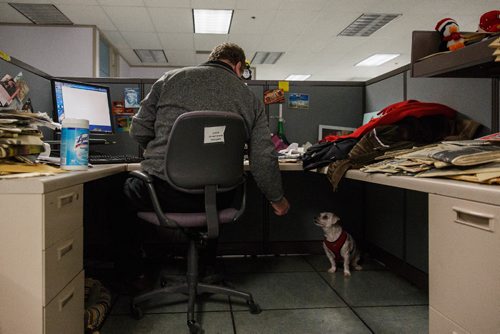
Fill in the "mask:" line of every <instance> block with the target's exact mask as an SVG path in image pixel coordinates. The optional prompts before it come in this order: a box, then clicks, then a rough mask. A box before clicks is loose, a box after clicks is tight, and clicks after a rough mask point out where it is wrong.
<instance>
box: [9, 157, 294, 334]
mask: <svg viewBox="0 0 500 334" xmlns="http://www.w3.org/2000/svg"><path fill="white" fill-rule="evenodd" d="M139 167H140V164H130V165H126V164H116V165H97V166H94V167H93V168H89V170H88V171H73V172H68V173H63V174H58V175H55V176H47V177H37V178H27V179H11V180H0V212H1V215H2V218H1V219H0V268H1V269H0V296H1V297H0V334H10V333H16V334H38V333H46V334H62V333H68V334H69V333H71V334H73V333H83V331H84V329H83V313H84V309H83V307H84V301H83V300H84V268H83V200H84V198H83V184H84V183H86V182H90V181H94V180H98V179H102V178H106V177H109V176H112V175H115V174H118V173H122V172H126V171H130V170H136V169H139ZM280 167H281V168H282V169H283V170H297V171H298V170H302V167H301V164H297V163H296V164H289V163H286V164H280Z"/></svg>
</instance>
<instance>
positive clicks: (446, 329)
mask: <svg viewBox="0 0 500 334" xmlns="http://www.w3.org/2000/svg"><path fill="white" fill-rule="evenodd" d="M429 334H469V332H467V331H466V330H465V329H463V328H461V327H460V326H458V325H457V324H456V323H454V322H453V321H451V320H450V319H448V318H446V317H445V316H444V315H442V314H441V313H439V312H438V311H436V310H435V309H433V308H432V307H429Z"/></svg>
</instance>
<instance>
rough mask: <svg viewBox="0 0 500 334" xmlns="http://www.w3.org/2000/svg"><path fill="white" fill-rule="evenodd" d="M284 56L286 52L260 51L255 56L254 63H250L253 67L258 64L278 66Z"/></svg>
mask: <svg viewBox="0 0 500 334" xmlns="http://www.w3.org/2000/svg"><path fill="white" fill-rule="evenodd" d="M283 54H284V52H266V51H258V52H255V54H254V55H253V58H252V61H251V62H250V63H251V64H252V65H258V64H276V62H277V61H278V59H280V57H281V56H282V55H283Z"/></svg>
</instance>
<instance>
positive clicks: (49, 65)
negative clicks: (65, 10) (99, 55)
mask: <svg viewBox="0 0 500 334" xmlns="http://www.w3.org/2000/svg"><path fill="white" fill-rule="evenodd" d="M94 29H95V28H93V27H69V26H62V27H53V26H38V25H37V26H35V25H0V50H2V51H4V52H6V53H7V54H9V55H10V56H12V57H15V58H17V59H19V60H21V61H23V62H25V63H27V64H29V65H31V66H33V67H35V68H38V69H40V70H42V71H43V72H46V73H47V74H50V75H52V76H67V77H93V76H94V44H93V41H94V35H93V31H94Z"/></svg>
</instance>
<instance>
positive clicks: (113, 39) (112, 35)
mask: <svg viewBox="0 0 500 334" xmlns="http://www.w3.org/2000/svg"><path fill="white" fill-rule="evenodd" d="M102 33H103V34H104V36H105V37H106V39H107V40H108V41H109V42H110V43H111V44H112V45H113V46H114V47H115V48H116V49H124V48H129V47H130V46H129V45H128V44H127V41H125V39H123V36H122V34H121V33H120V32H119V31H109V30H103V31H102Z"/></svg>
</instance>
